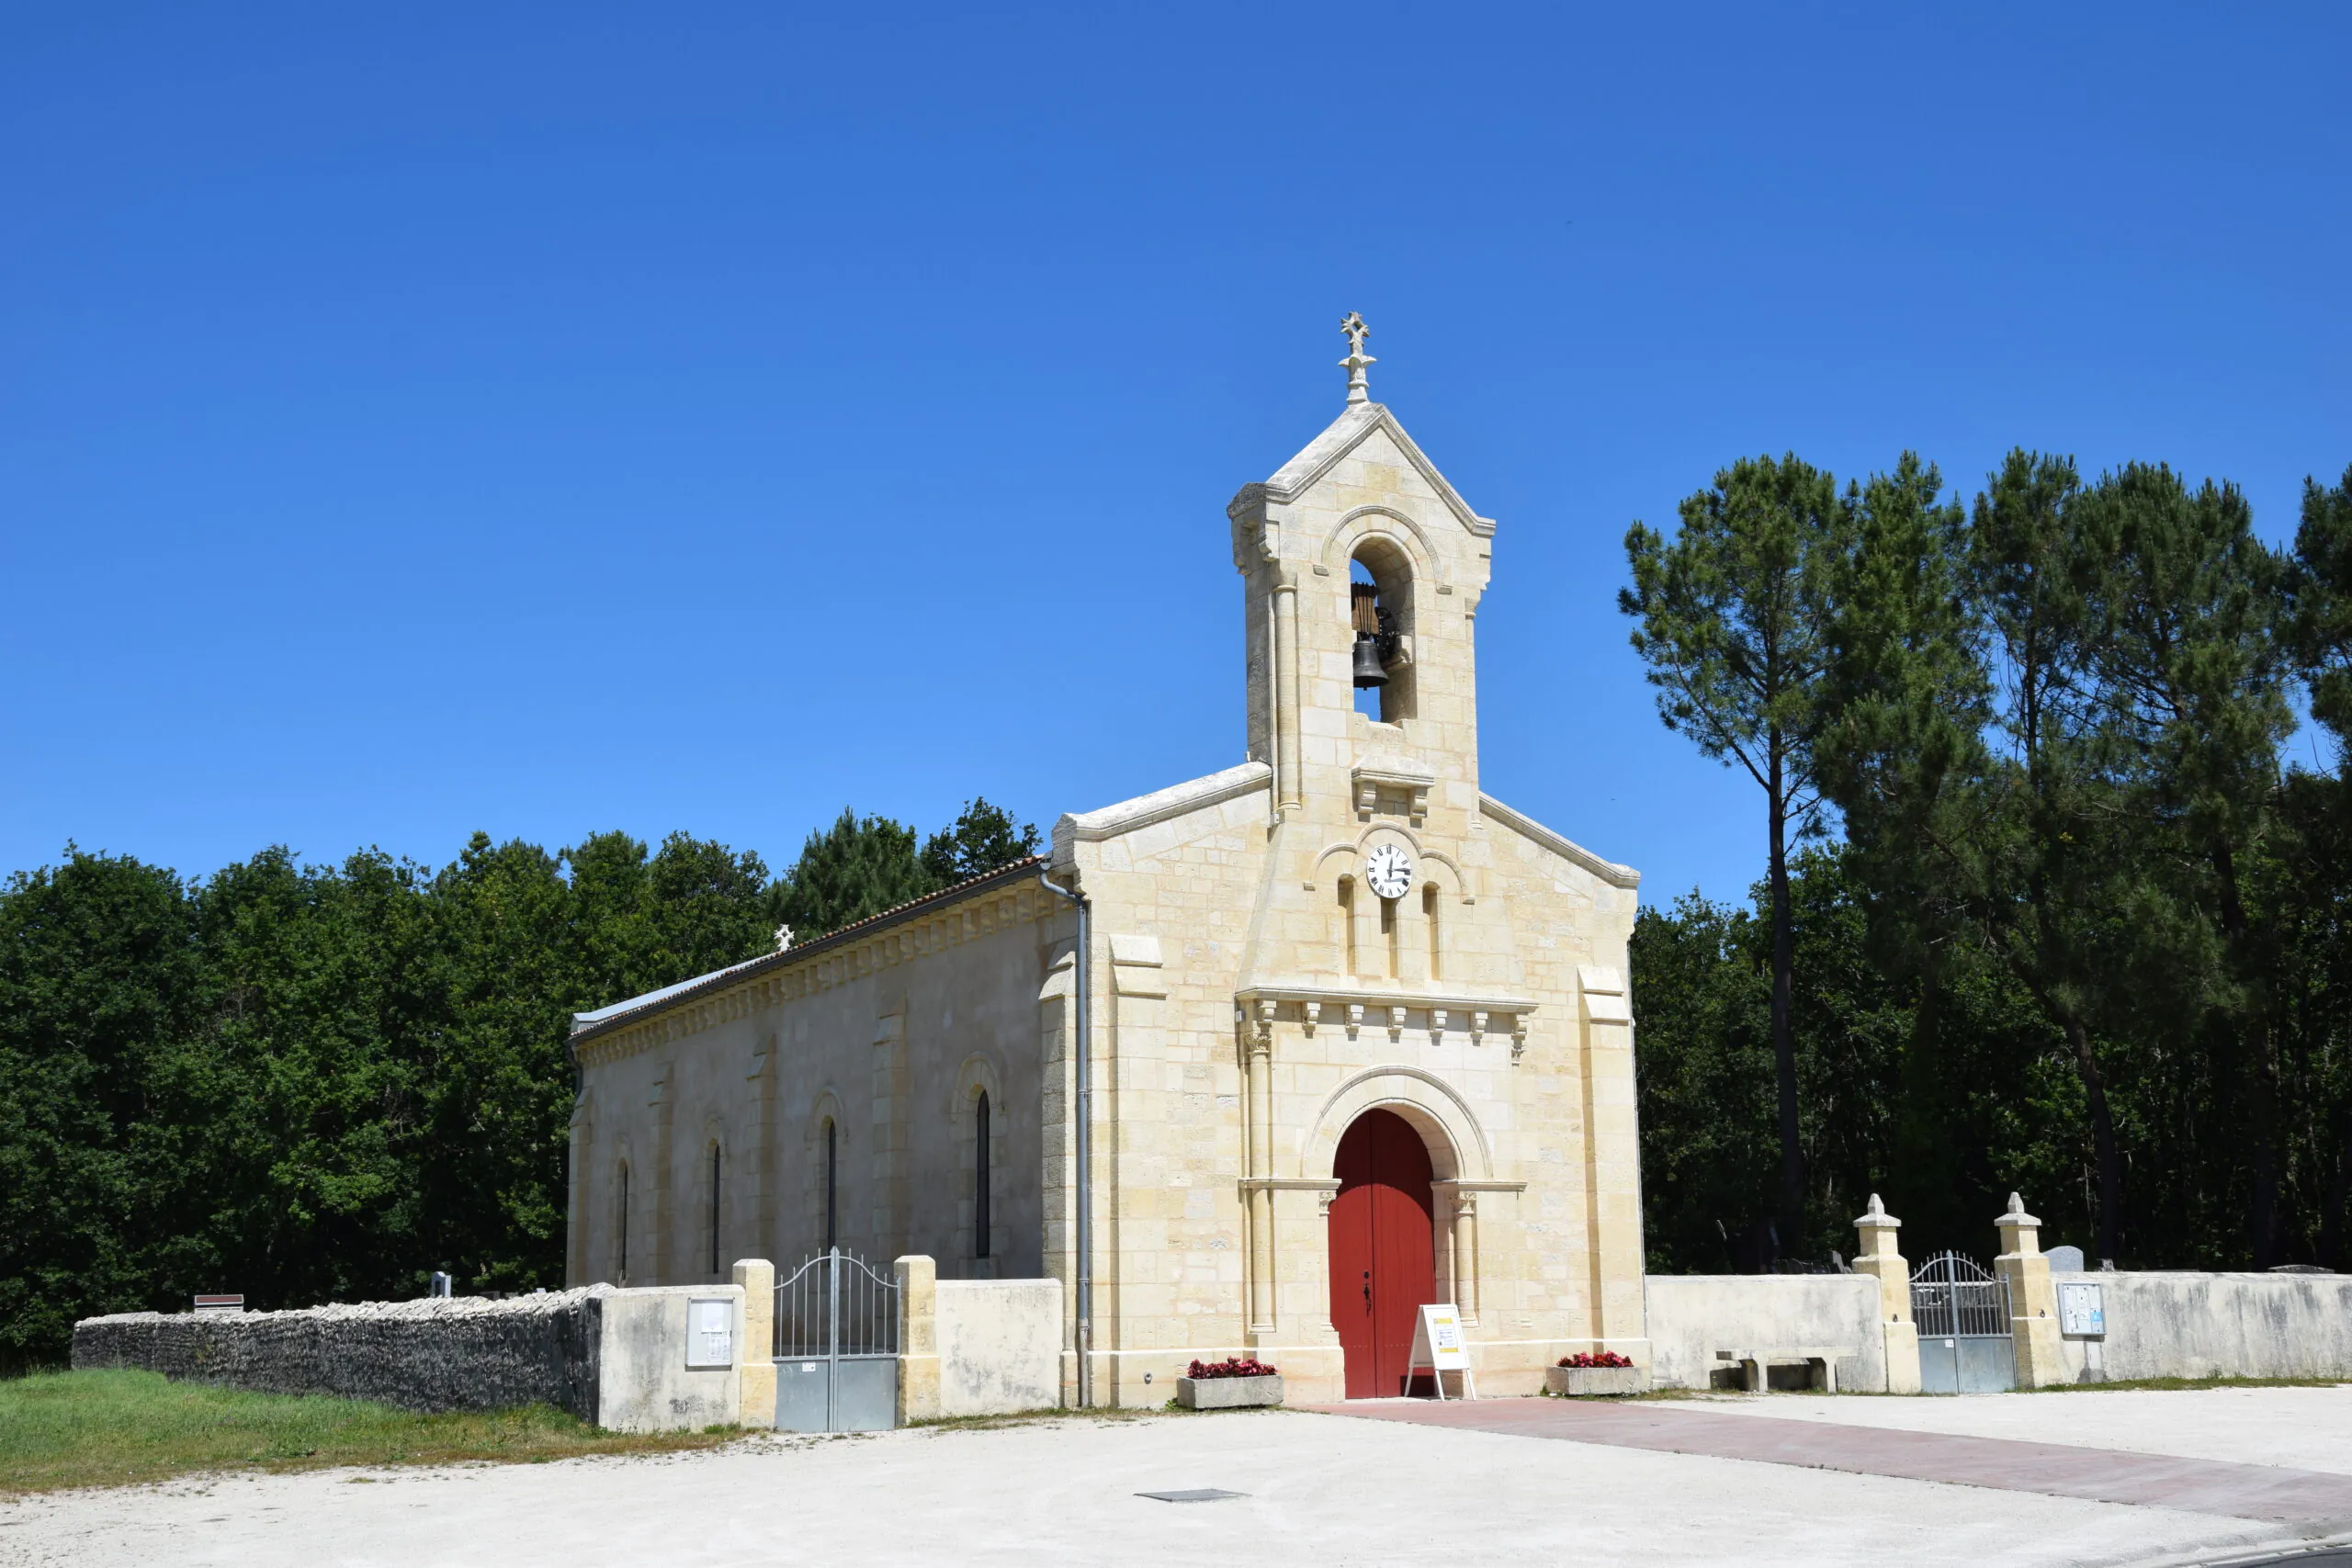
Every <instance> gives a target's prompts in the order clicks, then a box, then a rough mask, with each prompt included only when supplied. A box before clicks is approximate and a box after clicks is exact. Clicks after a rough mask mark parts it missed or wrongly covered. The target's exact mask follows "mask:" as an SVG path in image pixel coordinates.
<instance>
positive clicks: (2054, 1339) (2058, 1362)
mask: <svg viewBox="0 0 2352 1568" xmlns="http://www.w3.org/2000/svg"><path fill="white" fill-rule="evenodd" d="M1993 1224H1995V1225H1996V1226H1998V1227H1999V1229H2000V1232H2001V1255H2000V1256H1999V1257H1998V1258H1995V1259H1994V1260H1993V1267H1994V1268H1995V1269H1997V1270H1999V1272H2000V1276H2001V1278H2002V1279H2003V1280H2007V1281H2008V1286H2009V1335H2010V1337H2011V1338H2012V1339H2013V1340H2015V1341H2016V1344H2017V1360H2018V1387H2019V1388H2047V1387H2049V1386H2050V1385H2051V1384H2052V1383H2059V1382H2065V1381H2066V1367H2065V1361H2064V1357H2063V1355H2062V1354H2061V1351H2062V1349H2063V1346H2064V1341H2062V1340H2061V1338H2060V1337H2059V1334H2058V1289H2057V1287H2056V1286H2055V1285H2053V1284H2052V1283H2051V1280H2050V1259H2048V1258H2044V1257H2043V1256H2042V1255H2041V1221H2040V1220H2037V1219H2035V1218H2034V1217H2033V1216H2032V1215H2031V1214H2029V1213H2026V1212H2025V1200H2024V1199H2022V1198H2020V1197H2018V1195H2017V1194H2016V1193H2014V1192H2012V1193H2010V1194H2009V1209H2008V1213H2005V1214H2003V1215H2002V1216H2001V1217H2000V1218H1999V1219H1997V1220H1995V1221H1994V1222H1993Z"/></svg>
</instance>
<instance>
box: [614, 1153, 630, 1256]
mask: <svg viewBox="0 0 2352 1568" xmlns="http://www.w3.org/2000/svg"><path fill="white" fill-rule="evenodd" d="M620 1174H621V1179H620V1236H619V1243H620V1262H619V1265H618V1266H617V1267H616V1269H614V1273H615V1274H616V1275H617V1276H618V1279H617V1280H616V1283H619V1284H623V1285H626V1284H628V1166H627V1165H623V1166H622V1167H621V1173H620Z"/></svg>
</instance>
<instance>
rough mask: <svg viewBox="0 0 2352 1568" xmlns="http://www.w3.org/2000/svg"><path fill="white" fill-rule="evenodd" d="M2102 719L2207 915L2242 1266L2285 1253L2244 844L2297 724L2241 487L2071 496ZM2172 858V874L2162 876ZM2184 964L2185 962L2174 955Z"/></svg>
mask: <svg viewBox="0 0 2352 1568" xmlns="http://www.w3.org/2000/svg"><path fill="white" fill-rule="evenodd" d="M2082 509H2083V511H2084V513H2085V514H2086V533H2087V536H2088V538H2087V542H2088V545H2089V550H2090V558H2091V559H2092V560H2093V561H2095V562H2097V563H2098V568H2099V570H2098V572H2097V573H2096V575H2095V576H2094V577H2093V579H2092V581H2093V583H2094V585H2095V591H2094V595H2093V608H2094V613H2095V615H2096V616H2097V627H2096V640H2095V642H2094V645H2093V648H2094V657H2093V665H2094V667H2095V669H2096V671H2097V672H2098V684H2099V697H2100V708H2101V718H2102V721H2103V725H2104V727H2105V728H2106V729H2107V731H2108V732H2109V735H2110V736H2111V737H2112V739H2113V740H2114V743H2115V746H2116V750H2117V754H2118V755H2117V763H2118V767H2119V769H2120V773H2121V777H2122V779H2123V781H2124V782H2125V783H2126V784H2127V785H2128V788H2129V795H2128V804H2129V808H2130V809H2131V811H2132V812H2133V814H2134V815H2135V817H2137V818H2139V820H2140V821H2141V822H2142V823H2143V824H2144V825H2145V826H2146V827H2148V828H2150V829H2154V830H2155V831H2156V832H2158V833H2160V834H2161V835H2162V837H2161V838H2159V839H2156V840H2153V841H2154V843H2157V844H2163V845H2166V846H2169V847H2172V848H2174V849H2175V853H2174V855H2173V856H2171V857H2170V860H2169V863H2168V864H2165V865H2163V866H2160V867H2156V868H2152V869H2153V870H2154V871H2155V873H2156V874H2155V875H2154V879H2153V880H2154V888H2153V890H2154V891H2157V892H2159V893H2163V894H2168V895H2170V897H2171V898H2172V900H2173V901H2174V904H2175V908H2176V910H2177V916H2176V919H2177V926H2176V928H2175V929H2181V928H2186V927H2187V926H2188V925H2190V924H2193V923H2194V922H2195V921H2196V920H2197V919H2199V917H2200V916H2201V917H2204V918H2205V919H2209V920H2210V922H2211V936H2212V938H2213V939H2214V941H2215V943H2216V947H2215V950H2214V957H2215V958H2216V959H2217V960H2218V964H2217V965H2216V970H2215V972H2213V973H2212V984H2211V986H2210V987H2208V990H2207V995H2206V997H2205V998H2203V999H2204V1001H2205V1004H2206V1008H2207V1010H2208V1011H2207V1016H2208V1019H2209V1021H2210V1026H2211V1027H2212V1028H2214V1029H2215V1030H2217V1031H2219V1032H2220V1037H2221V1039H2222V1041H2225V1042H2226V1046H2225V1049H2226V1050H2227V1051H2228V1053H2229V1055H2231V1056H2232V1057H2233V1058H2234V1060H2233V1062H2232V1063H2231V1067H2232V1069H2233V1070H2230V1071H2227V1072H2225V1073H2223V1074H2222V1075H2221V1076H2220V1077H2219V1078H2218V1080H2217V1083H2220V1084H2242V1085H2243V1086H2244V1088H2245V1094H2246V1097H2247V1104H2246V1107H2245V1113H2246V1117H2247V1120H2248V1122H2250V1126H2249V1128H2248V1131H2249V1133H2250V1134H2251V1153H2252V1156H2253V1170H2252V1190H2251V1193H2250V1194H2249V1210H2248V1213H2247V1223H2248V1230H2249V1236H2248V1240H2249V1242H2250V1250H2251V1252H2252V1255H2253V1259H2254V1265H2255V1267H2256V1268H2257V1269H2267V1268H2269V1267H2270V1266H2271V1265H2272V1264H2274V1263H2276V1262H2278V1259H2279V1250H2278V1247H2279V1226H2278V1193H2279V1179H2280V1159H2281V1149H2280V1146H2279V1145H2280V1118H2279V1112H2280V1106H2279V1066H2278V1055H2277V1052H2276V1051H2275V1049H2274V1042H2273V1040H2272V1037H2271V1035H2272V1017H2271V1010H2272V1005H2273V999H2274V998H2273V994H2272V986H2271V979H2270V977H2271V976H2272V974H2273V972H2274V969H2275V963H2276V953H2275V952H2274V946H2275V942H2276V932H2275V931H2273V930H2272V929H2271V928H2270V927H2269V925H2268V924H2267V922H2258V921H2256V919H2253V918H2252V916H2251V915H2250V913H2249V908H2248V899H2247V892H2248V875H2249V873H2250V871H2251V869H2252V862H2251V859H2250V857H2251V856H2252V855H2254V854H2255V853H2256V852H2257V850H2258V849H2259V847H2260V845H2261V843H2262V841H2263V839H2264V837H2265V835H2266V833H2267V830H2268V828H2269V825H2270V821H2271V816H2272V811H2273V808H2274V806H2275V797H2276V793H2277V789H2278V748H2279V744H2280V743H2281V742H2282V741H2283V740H2284V739H2286V738H2287V736H2288V735H2289V734H2290V732H2291V731H2292V730H2293V728H2294V721H2293V716H2292V715H2291V713H2290V709H2289V707H2288V705H2287V697H2286V690H2285V687H2286V657H2285V654H2286V649H2285V647H2284V644H2283V642H2282V639H2281V637H2280V636H2279V632H2280V624H2279V623H2280V614H2279V612H2280V597H2279V592H2278V589H2279V583H2280V579H2281V575H2282V563H2281V562H2280V561H2279V560H2278V558H2277V557H2275V556H2274V555H2273V554H2272V553H2271V552H2270V550H2269V549H2268V548H2267V547H2265V546H2264V545H2263V544H2262V542H2261V541H2260V540H2258V539H2257V538H2256V537H2255V534H2254V518H2253V513H2252V510H2251V509H2250V508H2249V507H2248V506H2247V505H2246V502H2245V497H2244V496H2243V495H2241V494H2240V493H2239V492H2238V491H2237V489H2236V487H2234V486H2232V485H2227V484H2215V483H2213V482H2212V481H2211V480H2210V479H2209V480H2207V481H2206V482H2205V483H2203V484H2201V485H2199V486H2197V487H2195V488H2194V489H2192V488H2191V487H2190V486H2188V484H2187V483H2186V482H2184V481H2183V480H2182V479H2181V478H2180V476H2179V475H2177V474H2176V473H2174V472H2173V471H2172V470H2171V469H2170V468H2165V467H2163V466H2161V465H2157V466H2151V465H2147V464H2140V463H2134V464H2131V465H2128V466H2127V467H2125V468H2122V469H2120V470H2119V471H2118V472H2116V473H2113V474H2109V475H2104V476H2102V477H2101V478H2100V479H2099V481H2098V484H2096V485H2094V486H2093V487H2091V489H2090V490H2089V491H2088V492H2086V495H2085V496H2084V498H2083V508H2082ZM2166 872H2169V873H2170V874H2164V873H2166ZM2175 967H2176V968H2177V969H2178V970H2180V971H2182V972H2188V970H2189V968H2190V965H2189V964H2185V963H2177V964H2175Z"/></svg>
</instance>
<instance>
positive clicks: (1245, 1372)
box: [1184, 1356, 1632, 1378]
mask: <svg viewBox="0 0 2352 1568" xmlns="http://www.w3.org/2000/svg"><path fill="white" fill-rule="evenodd" d="M1561 1364H1562V1365H1564V1366H1565V1365H1566V1362H1563V1363H1561ZM1626 1364H1627V1365H1629V1366H1630V1365H1632V1363H1631V1362H1628V1363H1626ZM1184 1375H1185V1376H1186V1377H1188V1378H1278V1377H1280V1376H1282V1375H1283V1374H1282V1370H1281V1369H1280V1368H1279V1367H1270V1366H1268V1365H1267V1364H1266V1363H1265V1362H1263V1361H1261V1360H1260V1359H1258V1358H1257V1357H1255V1356H1238V1357H1237V1356H1227V1358H1226V1359H1224V1360H1222V1361H1194V1362H1193V1364H1192V1365H1191V1366H1189V1367H1187V1368H1185V1369H1184Z"/></svg>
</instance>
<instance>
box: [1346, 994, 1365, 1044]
mask: <svg viewBox="0 0 2352 1568" xmlns="http://www.w3.org/2000/svg"><path fill="white" fill-rule="evenodd" d="M1362 1028H1363V1003H1362V1002H1350V1003H1349V1004H1348V1038H1349V1039H1351V1040H1353V1039H1354V1038H1355V1037H1356V1032H1357V1031H1358V1030H1360V1029H1362Z"/></svg>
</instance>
